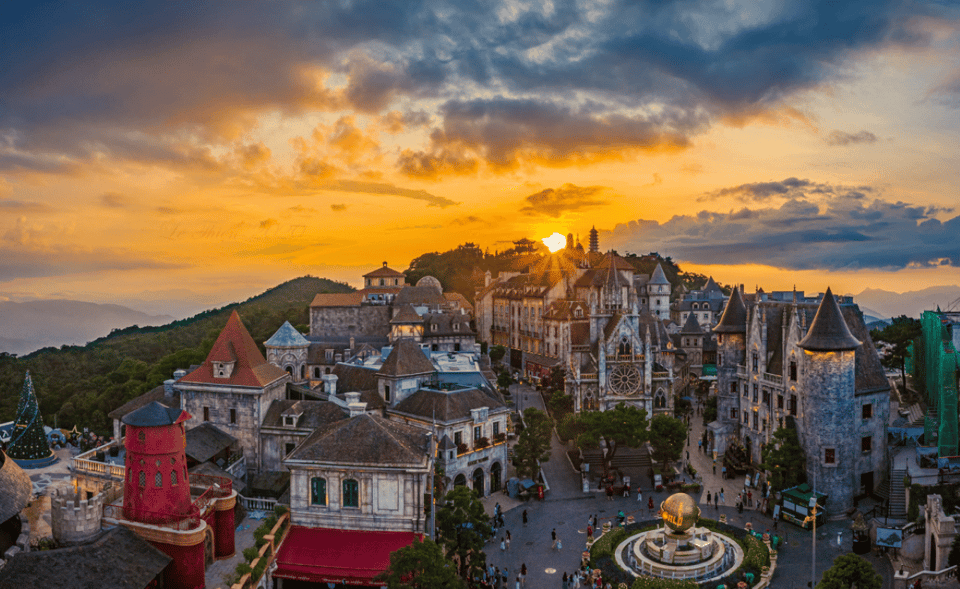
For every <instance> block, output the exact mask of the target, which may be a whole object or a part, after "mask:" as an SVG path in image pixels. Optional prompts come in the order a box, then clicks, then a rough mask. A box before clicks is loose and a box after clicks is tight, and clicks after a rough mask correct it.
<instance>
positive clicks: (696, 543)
mask: <svg viewBox="0 0 960 589" xmlns="http://www.w3.org/2000/svg"><path fill="white" fill-rule="evenodd" d="M660 515H661V517H662V518H663V527H659V528H656V529H653V530H647V531H645V532H639V533H637V534H634V535H632V536H630V537H629V538H627V539H626V540H624V541H623V542H622V543H621V544H620V545H619V546H618V547H617V550H616V558H617V563H618V564H619V565H620V567H621V568H623V569H624V570H627V571H630V572H632V573H633V575H634V576H639V575H649V576H654V577H662V578H667V579H694V580H696V581H697V582H699V583H703V582H707V581H711V580H714V579H719V578H721V577H723V576H724V575H726V574H727V573H729V572H730V571H732V570H735V569H736V568H737V567H739V566H740V563H742V562H743V549H742V548H740V545H739V544H738V543H737V541H736V540H734V539H733V538H730V537H729V536H726V535H724V534H722V533H720V532H716V531H713V530H710V529H707V528H705V527H697V520H698V519H699V518H700V508H699V507H697V503H696V501H694V499H693V497H691V496H690V495H687V494H686V493H675V494H673V495H671V496H670V497H667V499H665V500H664V501H663V503H661V504H660Z"/></svg>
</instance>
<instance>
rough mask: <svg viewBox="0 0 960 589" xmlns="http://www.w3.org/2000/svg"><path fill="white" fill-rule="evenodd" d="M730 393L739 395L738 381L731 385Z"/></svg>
mask: <svg viewBox="0 0 960 589" xmlns="http://www.w3.org/2000/svg"><path fill="white" fill-rule="evenodd" d="M730 393H731V394H733V395H736V394H737V381H733V382H731V383H730Z"/></svg>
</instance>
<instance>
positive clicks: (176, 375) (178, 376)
mask: <svg viewBox="0 0 960 589" xmlns="http://www.w3.org/2000/svg"><path fill="white" fill-rule="evenodd" d="M186 375H187V371H186V370H184V369H183V368H177V369H176V370H174V371H173V379H174V380H180V379H181V378H183V377H184V376H186Z"/></svg>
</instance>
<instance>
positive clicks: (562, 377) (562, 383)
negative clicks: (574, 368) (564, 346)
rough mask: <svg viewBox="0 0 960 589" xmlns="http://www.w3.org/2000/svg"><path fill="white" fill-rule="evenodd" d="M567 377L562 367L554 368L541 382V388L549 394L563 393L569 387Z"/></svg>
mask: <svg viewBox="0 0 960 589" xmlns="http://www.w3.org/2000/svg"><path fill="white" fill-rule="evenodd" d="M566 376H567V374H566V371H565V370H564V369H563V367H562V366H554V367H553V368H551V369H550V374H548V375H547V376H545V377H544V378H543V380H541V381H540V388H541V389H543V390H544V391H546V392H548V393H549V392H553V391H561V392H563V391H564V390H566V387H567V378H566Z"/></svg>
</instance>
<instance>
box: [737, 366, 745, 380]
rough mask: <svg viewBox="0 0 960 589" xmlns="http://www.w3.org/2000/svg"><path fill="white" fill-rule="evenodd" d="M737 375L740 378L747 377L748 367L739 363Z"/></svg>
mask: <svg viewBox="0 0 960 589" xmlns="http://www.w3.org/2000/svg"><path fill="white" fill-rule="evenodd" d="M737 376H738V377H739V378H747V367H746V366H744V365H743V364H737Z"/></svg>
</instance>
